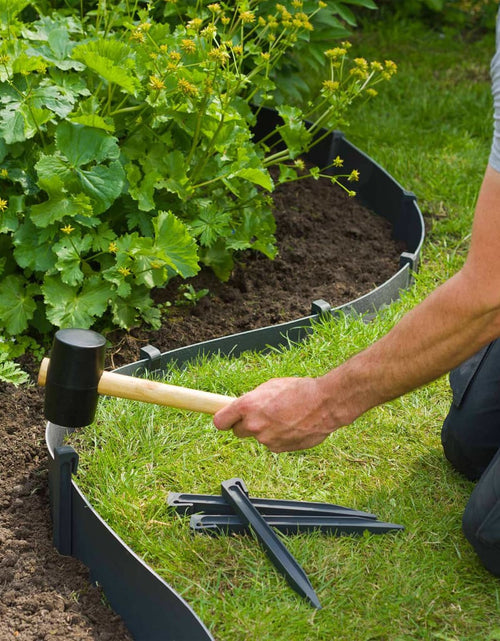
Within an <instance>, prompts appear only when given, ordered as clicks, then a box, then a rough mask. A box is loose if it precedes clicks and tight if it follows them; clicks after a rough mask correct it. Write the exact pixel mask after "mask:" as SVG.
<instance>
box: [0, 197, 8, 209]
mask: <svg viewBox="0 0 500 641" xmlns="http://www.w3.org/2000/svg"><path fill="white" fill-rule="evenodd" d="M8 206H9V201H8V200H5V199H4V198H0V211H1V212H4V211H5V210H6V209H7V207H8Z"/></svg>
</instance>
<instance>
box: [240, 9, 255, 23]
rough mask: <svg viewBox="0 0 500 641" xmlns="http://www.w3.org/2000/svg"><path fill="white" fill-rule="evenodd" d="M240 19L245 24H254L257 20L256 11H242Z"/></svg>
mask: <svg viewBox="0 0 500 641" xmlns="http://www.w3.org/2000/svg"><path fill="white" fill-rule="evenodd" d="M240 20H241V22H242V23H243V24H252V23H253V22H255V13H253V11H241V12H240Z"/></svg>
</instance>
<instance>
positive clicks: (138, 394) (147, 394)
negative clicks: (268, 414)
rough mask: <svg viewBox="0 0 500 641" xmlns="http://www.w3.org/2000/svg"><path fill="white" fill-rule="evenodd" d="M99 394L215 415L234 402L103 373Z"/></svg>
mask: <svg viewBox="0 0 500 641" xmlns="http://www.w3.org/2000/svg"><path fill="white" fill-rule="evenodd" d="M49 363H50V360H49V359H48V358H44V359H43V361H42V364H41V366H40V372H39V374H38V383H39V384H40V385H42V386H43V385H45V382H46V380H47V370H48V367H49ZM97 392H98V393H99V394H104V395H106V396H117V397H118V398H128V399H131V400H134V401H142V402H144V403H156V404H157V405H166V406H167V407H176V408H178V409H184V410H192V411H194V412H204V413H206V414H215V412H217V411H218V410H220V409H222V408H223V407H226V405H229V403H231V402H232V401H233V400H234V397H233V396H224V395H222V394H214V393H212V392H204V391H201V390H195V389H190V388H188V387H180V386H177V385H168V384H167V383H159V382H157V381H150V380H147V379H144V378H136V377H134V376H126V375H124V374H114V373H112V372H103V373H102V375H101V378H100V379H99V384H98V387H97Z"/></svg>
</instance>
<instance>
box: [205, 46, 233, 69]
mask: <svg viewBox="0 0 500 641" xmlns="http://www.w3.org/2000/svg"><path fill="white" fill-rule="evenodd" d="M208 57H209V58H210V60H213V61H214V62H217V63H218V64H220V65H223V64H224V63H225V62H227V60H229V54H228V52H227V50H226V48H225V47H223V46H222V47H215V48H214V49H211V50H210V51H209V52H208Z"/></svg>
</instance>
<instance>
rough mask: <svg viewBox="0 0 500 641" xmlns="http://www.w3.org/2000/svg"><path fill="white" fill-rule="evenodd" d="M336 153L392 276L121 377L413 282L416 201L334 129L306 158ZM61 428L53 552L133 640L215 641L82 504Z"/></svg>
mask: <svg viewBox="0 0 500 641" xmlns="http://www.w3.org/2000/svg"><path fill="white" fill-rule="evenodd" d="M276 119H277V116H276V115H275V114H274V113H273V112H263V113H261V114H259V128H260V129H259V132H260V133H261V135H264V134H265V133H267V132H268V131H270V130H271V128H274V127H275V126H276ZM336 156H340V157H341V158H342V159H343V161H344V165H343V169H344V170H345V172H346V173H350V172H351V171H352V170H353V169H358V170H359V172H360V181H359V183H357V184H356V189H357V196H356V197H357V198H358V199H359V200H360V201H361V202H362V203H363V204H364V205H365V206H367V207H368V208H369V209H371V210H372V211H373V212H374V213H375V214H378V215H381V216H383V217H384V218H386V219H387V220H389V221H390V223H391V225H392V229H393V235H394V237H395V238H396V239H397V240H400V241H403V242H404V244H405V246H406V251H404V252H403V253H402V254H401V256H400V264H399V269H398V271H397V272H396V273H395V274H394V275H393V276H392V277H391V278H390V279H389V280H387V281H386V282H385V283H383V284H382V285H380V286H379V287H377V288H375V289H374V290H372V291H371V292H369V293H368V294H366V295H364V296H361V297H360V298H357V299H356V300H353V301H351V302H349V303H346V304H344V305H341V306H339V307H336V308H332V307H331V306H330V305H329V304H328V303H327V302H325V301H322V300H319V301H315V302H313V303H312V309H311V315H310V316H306V317H304V318H299V319H297V320H293V321H290V322H288V323H282V324H279V325H273V326H269V327H264V328H260V329H255V330H251V331H247V332H242V333H239V334H233V335H231V336H223V337H221V338H217V339H213V340H210V341H205V342H203V343H197V344H194V345H189V346H187V347H181V348H179V349H175V350H172V351H169V352H166V353H164V354H161V353H160V351H159V350H157V349H155V348H154V347H151V346H148V347H146V348H144V349H142V350H141V357H142V358H141V360H139V361H137V362H135V363H131V364H129V365H125V366H123V367H120V368H119V369H118V370H116V371H117V372H120V373H121V374H128V375H132V374H139V373H140V372H141V371H144V370H147V371H162V370H167V369H168V368H169V367H170V366H171V365H173V364H175V365H177V366H182V365H185V364H187V363H189V362H193V361H195V360H197V359H198V358H199V357H200V356H202V355H211V354H222V355H232V356H238V355H239V354H241V353H242V352H244V351H247V350H257V351H262V350H265V349H266V348H268V347H278V346H284V347H286V346H287V345H289V344H290V343H296V342H298V341H301V340H303V339H304V338H306V337H307V335H308V334H310V332H311V331H312V327H313V325H314V323H315V322H316V321H317V320H318V319H319V318H320V317H321V316H322V315H324V314H332V315H338V314H340V313H342V312H343V313H356V314H366V313H370V312H374V311H376V310H377V309H380V308H381V307H382V306H384V305H387V304H389V303H391V302H392V301H394V300H396V299H397V298H398V297H399V294H400V291H401V290H405V289H407V288H408V287H409V286H410V285H411V283H412V278H413V276H412V274H413V272H414V271H416V270H417V268H418V263H419V258H420V251H421V248H422V243H423V240H424V222H423V218H422V214H421V212H420V209H419V208H418V205H417V202H416V198H415V196H414V195H413V194H412V193H410V192H408V191H406V190H405V189H403V188H402V187H401V185H399V183H398V182H397V181H396V180H394V178H392V177H391V176H390V175H389V174H388V173H387V172H386V171H385V170H384V169H383V168H382V167H381V166H380V165H378V164H377V163H375V162H374V161H373V160H371V159H370V158H369V157H368V156H367V155H366V154H364V153H363V152H362V151H360V150H359V149H358V148H357V147H355V146H354V145H352V144H351V143H350V142H348V141H347V140H346V139H345V138H344V136H343V134H341V133H340V132H334V133H333V134H331V135H330V136H328V137H326V138H325V139H324V140H322V141H321V142H320V143H319V144H318V145H317V147H315V148H314V149H313V150H312V152H311V153H310V154H309V160H310V161H311V162H312V163H313V164H317V165H319V166H326V165H328V164H329V162H330V160H331V159H332V158H335V157H336ZM67 433H68V432H67V430H66V429H65V428H61V427H59V426H57V425H54V424H53V423H48V424H47V428H46V433H45V438H46V442H47V447H48V450H49V485H50V496H51V511H52V518H53V539H54V545H55V547H56V548H57V549H58V550H59V552H61V553H62V554H70V555H72V556H75V557H76V558H78V559H80V560H81V561H82V562H83V563H84V564H85V565H86V566H87V567H88V568H89V569H90V572H91V577H92V580H93V581H95V582H97V583H99V585H101V586H102V587H103V589H104V592H105V594H106V597H107V598H108V600H109V603H110V605H111V607H112V608H113V609H114V610H115V612H116V613H117V614H119V615H120V616H121V617H122V619H123V621H124V623H125V625H126V626H127V628H128V629H129V631H130V633H131V634H132V636H133V637H134V638H135V639H136V640H137V641H213V637H212V635H211V634H210V632H209V631H208V629H207V628H206V626H205V625H204V624H203V622H202V621H201V620H200V619H199V618H198V617H197V615H196V614H195V613H194V612H193V611H192V610H191V608H190V606H189V605H188V604H187V603H186V602H185V601H184V599H182V597H181V596H179V595H178V594H177V593H176V592H175V590H174V589H173V588H172V587H170V586H169V585H168V584H167V583H166V582H165V581H164V580H163V579H161V577H159V576H158V575H157V574H156V573H155V572H153V570H151V568H149V567H148V566H147V565H146V564H145V563H144V561H142V560H141V559H140V558H139V557H138V556H137V555H136V554H135V553H134V552H133V551H132V550H131V549H130V548H129V547H128V546H127V545H126V544H125V543H124V542H123V541H122V540H121V539H120V538H119V537H118V535H117V534H116V533H115V532H114V531H113V530H112V529H111V528H110V527H109V526H108V525H107V524H106V523H105V521H104V520H103V519H102V518H101V517H100V516H99V515H98V514H97V512H96V511H95V510H94V509H93V507H92V506H91V505H90V503H89V502H88V501H87V499H86V498H85V496H84V495H83V494H82V492H81V490H80V489H79V488H78V485H77V483H76V482H75V480H74V478H73V474H74V473H75V472H76V468H77V464H78V455H77V453H76V452H75V450H74V449H73V448H72V447H69V446H65V445H64V437H65V436H66V434H67Z"/></svg>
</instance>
